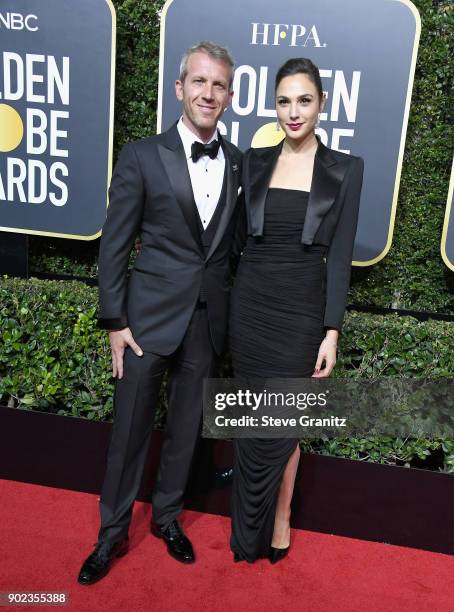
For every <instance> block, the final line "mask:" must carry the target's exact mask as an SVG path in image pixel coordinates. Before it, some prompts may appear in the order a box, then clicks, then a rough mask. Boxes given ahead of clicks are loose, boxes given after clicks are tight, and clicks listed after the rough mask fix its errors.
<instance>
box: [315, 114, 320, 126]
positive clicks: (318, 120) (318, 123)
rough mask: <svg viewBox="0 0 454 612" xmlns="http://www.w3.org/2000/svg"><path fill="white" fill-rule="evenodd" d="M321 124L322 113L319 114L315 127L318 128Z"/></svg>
mask: <svg viewBox="0 0 454 612" xmlns="http://www.w3.org/2000/svg"><path fill="white" fill-rule="evenodd" d="M319 125H320V113H319V114H318V117H317V123H316V124H315V127H316V128H318V126H319Z"/></svg>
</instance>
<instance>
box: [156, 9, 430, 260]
mask: <svg viewBox="0 0 454 612" xmlns="http://www.w3.org/2000/svg"><path fill="white" fill-rule="evenodd" d="M387 1H391V2H400V3H401V4H404V5H405V6H406V7H408V8H409V9H410V11H411V13H412V15H413V17H414V18H415V37H414V39H413V50H412V57H411V63H410V72H409V78H408V86H407V95H406V98H405V107H404V116H403V121H402V131H401V136H400V144H399V154H398V158H397V168H396V175H395V181H394V189H393V196H392V202H391V211H390V217H389V225H388V237H387V241H386V244H385V247H384V249H383V251H382V252H381V253H380V254H379V255H377V256H376V257H374V258H373V259H368V260H366V261H352V265H354V266H361V267H365V266H371V265H373V264H376V263H378V262H379V261H380V260H381V259H383V258H384V257H385V255H386V254H387V253H388V251H389V249H390V248H391V243H392V239H393V234H394V222H395V219H396V209H397V200H398V197H399V187H400V176H401V173H402V160H403V157H404V149H405V140H406V136H407V127H408V117H409V114H410V104H411V94H412V90H413V82H414V78H415V69H416V58H417V55H418V46H419V38H420V35H421V17H420V15H419V12H418V10H417V8H416V7H415V5H414V4H413V3H412V2H410V0H385V2H387ZM172 2H173V0H167V2H166V3H165V4H164V6H163V8H162V13H161V27H160V44H159V85H158V109H157V122H156V124H157V125H156V130H157V133H158V134H159V133H160V132H161V129H162V96H163V88H164V47H165V36H166V32H165V20H166V15H167V11H168V9H169V6H170V5H171V4H172Z"/></svg>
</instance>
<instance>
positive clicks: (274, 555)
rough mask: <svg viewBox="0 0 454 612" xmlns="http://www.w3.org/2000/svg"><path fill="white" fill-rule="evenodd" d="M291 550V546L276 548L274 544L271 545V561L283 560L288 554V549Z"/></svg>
mask: <svg viewBox="0 0 454 612" xmlns="http://www.w3.org/2000/svg"><path fill="white" fill-rule="evenodd" d="M289 550H290V546H287V548H274V546H270V561H271V563H273V564H274V563H277V562H278V561H281V560H282V559H283V558H284V557H286V556H287V553H288V551H289Z"/></svg>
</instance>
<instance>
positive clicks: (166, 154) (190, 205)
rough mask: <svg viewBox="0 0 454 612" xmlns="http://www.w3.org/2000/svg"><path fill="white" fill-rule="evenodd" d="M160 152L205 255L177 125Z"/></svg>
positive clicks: (169, 132)
mask: <svg viewBox="0 0 454 612" xmlns="http://www.w3.org/2000/svg"><path fill="white" fill-rule="evenodd" d="M158 152H159V156H160V158H161V161H162V163H163V166H164V169H165V171H166V174H167V177H168V179H169V182H170V185H171V187H172V189H173V191H174V193H175V196H176V199H177V201H178V204H179V206H180V208H181V212H182V213H183V216H184V218H185V220H186V223H187V225H188V227H189V230H190V232H191V235H192V237H193V238H194V241H195V243H196V244H197V246H198V248H199V250H200V251H201V253H203V246H202V240H201V237H200V231H199V226H198V223H197V210H196V205H195V201H194V193H193V191H192V184H191V177H190V176H189V170H188V163H187V160H186V155H185V152H184V147H183V143H182V142H181V138H180V135H179V134H178V130H177V127H176V124H175V125H173V126H172V127H171V128H170V129H169V130H168V132H166V143H165V145H158Z"/></svg>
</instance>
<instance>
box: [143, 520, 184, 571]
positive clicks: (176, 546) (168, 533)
mask: <svg viewBox="0 0 454 612" xmlns="http://www.w3.org/2000/svg"><path fill="white" fill-rule="evenodd" d="M150 531H151V533H152V534H153V535H154V536H156V537H157V538H162V539H163V540H164V541H165V543H166V544H167V550H168V551H169V555H171V556H172V557H173V558H174V559H176V560H177V561H180V562H181V563H194V561H195V556H194V551H193V549H192V544H191V542H190V541H189V538H187V537H186V536H185V535H184V533H183V531H182V530H181V527H180V525H179V524H178V521H176V520H175V521H172V522H171V523H170V525H169V526H168V527H166V528H165V529H160V528H159V527H158V526H157V525H155V524H154V523H151V525H150Z"/></svg>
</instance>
